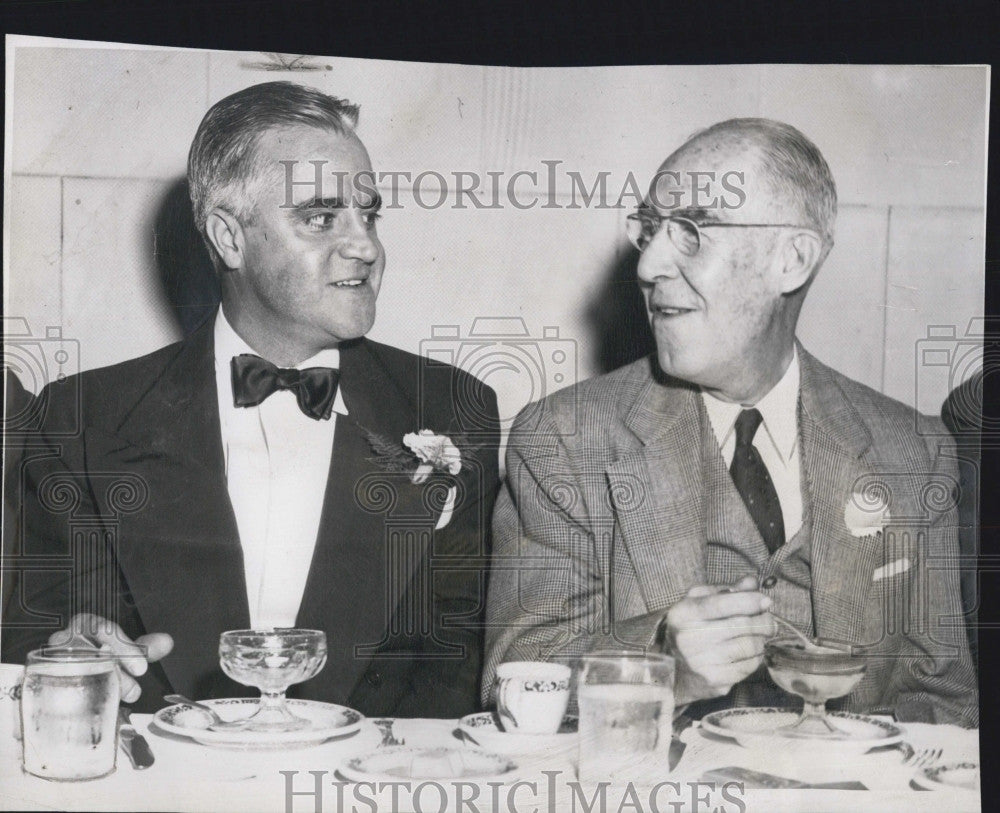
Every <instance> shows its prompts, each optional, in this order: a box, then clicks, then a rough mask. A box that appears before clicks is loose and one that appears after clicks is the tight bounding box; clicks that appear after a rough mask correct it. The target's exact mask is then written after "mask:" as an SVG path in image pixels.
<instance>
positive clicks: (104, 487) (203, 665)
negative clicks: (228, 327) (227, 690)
mask: <svg viewBox="0 0 1000 813" xmlns="http://www.w3.org/2000/svg"><path fill="white" fill-rule="evenodd" d="M213 325H214V320H211V319H210V320H208V321H207V322H206V323H205V325H203V326H202V328H200V329H199V330H198V331H196V332H195V333H194V334H192V336H191V337H190V338H189V339H188V340H187V341H185V342H184V343H183V344H181V345H180V348H179V350H178V352H177V354H176V355H175V356H174V357H173V358H172V359H171V360H170V361H169V362H168V363H167V365H166V367H165V368H164V370H163V372H162V375H160V377H159V378H158V379H157V380H156V381H155V383H154V384H153V386H152V387H150V389H149V390H148V391H147V392H146V393H145V394H144V395H143V396H142V397H141V398H140V399H139V400H138V401H137V403H136V404H135V406H134V407H133V408H132V409H130V410H129V412H128V413H127V414H126V416H125V417H124V419H123V420H122V421H121V423H120V424H119V426H118V427H117V431H116V432H114V433H110V434H109V433H104V432H101V431H100V430H97V429H94V428H88V429H87V430H86V431H85V436H84V442H85V448H86V454H87V470H88V476H89V477H90V481H91V486H92V488H93V489H94V493H95V496H96V497H97V500H98V504H99V505H107V506H110V507H109V508H107V509H105V510H107V511H109V515H112V516H114V518H115V523H116V524H117V539H118V543H117V553H118V559H119V564H120V567H121V568H122V571H123V573H124V575H125V578H126V581H127V583H128V586H129V590H130V593H131V600H132V601H133V602H134V603H135V607H136V610H137V612H138V613H139V616H140V618H141V620H142V624H143V626H144V628H145V629H146V630H147V631H148V632H154V631H166V632H169V633H170V634H171V635H172V636H173V637H174V642H175V648H174V653H173V655H171V656H169V657H167V658H166V659H164V661H163V662H162V666H163V668H164V670H165V672H166V674H167V677H168V679H169V680H170V682H171V684H172V685H173V687H174V688H175V689H176V690H177V691H181V692H184V693H195V694H194V696H204V693H205V692H206V691H210V690H211V689H210V683H211V681H214V679H215V678H214V677H213V676H217V675H218V658H217V652H218V633H219V630H222V629H233V628H241V627H245V626H247V625H248V624H249V611H248V608H247V598H246V583H245V577H244V572H243V554H242V549H241V547H240V541H239V534H238V531H237V527H236V519H235V516H234V514H233V511H232V506H231V503H230V500H229V494H228V491H227V490H226V482H225V471H224V458H223V451H222V441H221V432H220V429H219V409H218V401H217V395H216V385H215V367H214V352H213ZM126 473H127V474H129V475H134V476H135V477H137V478H138V483H139V484H140V485H139V489H140V493H144V500H145V501H144V503H143V504H142V505H141V507H134V508H127V507H126V508H122V509H120V510H119V511H118V512H117V513H114V512H112V511H111V509H112V508H113V505H112V504H111V503H112V501H113V499H114V496H113V491H112V489H111V485H112V484H113V483H114V481H115V479H116V478H117V477H119V476H120V475H121V474H126ZM206 680H207V681H209V684H206V683H204V681H206ZM199 692H200V693H201V694H198V693H199Z"/></svg>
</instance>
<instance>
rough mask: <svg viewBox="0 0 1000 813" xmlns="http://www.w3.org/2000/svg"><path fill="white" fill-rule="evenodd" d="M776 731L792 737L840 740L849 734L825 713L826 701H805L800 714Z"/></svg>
mask: <svg viewBox="0 0 1000 813" xmlns="http://www.w3.org/2000/svg"><path fill="white" fill-rule="evenodd" d="M777 733H779V734H781V735H782V736H783V737H794V738H801V739H809V740H816V739H821V740H842V739H844V738H846V737H847V736H849V735H848V734H847V732H846V731H843V730H842V729H840V728H838V727H837V726H836V725H834V724H833V722H832V721H831V720H830V718H829V717H827V715H826V703H825V702H823V703H810V702H809V701H806V703H805V705H804V706H803V707H802V714H801V715H800V716H799V719H798V720H796V721H795V722H794V723H792V724H790V725H786V726H781V728H778V729H777Z"/></svg>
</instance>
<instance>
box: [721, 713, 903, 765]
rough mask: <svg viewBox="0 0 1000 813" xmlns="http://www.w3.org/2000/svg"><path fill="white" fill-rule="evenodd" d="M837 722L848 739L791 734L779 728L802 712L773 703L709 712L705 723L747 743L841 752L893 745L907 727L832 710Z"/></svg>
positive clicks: (832, 715)
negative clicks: (809, 737)
mask: <svg viewBox="0 0 1000 813" xmlns="http://www.w3.org/2000/svg"><path fill="white" fill-rule="evenodd" d="M829 717H830V719H831V720H832V721H833V724H834V725H836V726H837V727H838V728H840V729H842V730H843V731H844V732H845V734H846V735H847V736H846V737H845V738H844V739H823V738H819V737H817V738H815V739H806V738H802V737H789V736H788V735H786V734H785V733H783V732H782V731H780V730H779V729H781V728H782V727H784V726H788V725H791V724H792V723H794V722H795V721H796V720H798V719H799V713H798V712H797V711H792V710H791V709H781V708H773V707H763V708H754V707H748V708H739V709H726V710H725V711H715V712H712V713H711V714H706V715H705V716H704V717H703V718H702V720H701V727H702V728H703V729H704V730H705V731H708V732H710V733H712V734H717V735H719V736H720V737H728V738H731V739H734V740H736V742H738V743H739V744H740V745H742V746H744V747H753V746H759V747H767V748H773V747H776V746H781V747H785V748H794V749H797V750H798V749H804V750H809V751H813V750H827V749H829V750H830V751H833V752H839V753H855V754H863V753H865V752H866V751H870V750H871V749H872V748H879V747H881V746H884V745H893V744H895V743H897V742H899V741H900V740H901V739H902V738H903V731H902V729H901V728H899V726H897V725H894V724H893V723H887V722H884V721H882V720H878V719H876V718H874V717H867V716H865V715H863V714H852V713H850V712H846V711H834V712H829Z"/></svg>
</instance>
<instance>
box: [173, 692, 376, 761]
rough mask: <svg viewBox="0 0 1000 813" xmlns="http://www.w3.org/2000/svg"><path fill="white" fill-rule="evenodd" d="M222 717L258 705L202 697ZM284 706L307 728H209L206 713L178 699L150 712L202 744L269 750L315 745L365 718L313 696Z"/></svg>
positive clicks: (252, 700) (248, 700)
mask: <svg viewBox="0 0 1000 813" xmlns="http://www.w3.org/2000/svg"><path fill="white" fill-rule="evenodd" d="M202 702H203V703H204V704H205V705H206V706H210V707H211V708H212V709H213V710H214V711H215V713H216V714H218V715H219V716H220V717H221V718H222V719H223V720H226V721H227V722H232V721H234V720H242V719H244V718H246V717H249V716H250V715H251V714H253V713H254V712H256V711H257V707H258V705H260V700H259V698H256V697H232V698H225V699H219V700H204V701H202ZM287 702H288V707H289V709H290V710H291V712H292V713H293V714H294V715H296V716H297V717H302V718H304V719H306V720H309V721H310V722H311V723H312V727H311V728H306V729H303V730H302V731H277V732H263V731H245V730H240V729H236V730H235V731H210V730H209V729H208V728H206V727H205V726H206V725H207V724H208V715H207V714H205V713H204V712H202V711H199V710H198V709H196V708H193V707H192V706H189V705H187V704H185V703H178V704H176V705H173V706H167V708H165V709H160V710H159V711H158V712H156V714H154V715H153V721H154V722H155V723H156V725H157V726H158V727H159V728H161V729H163V730H164V731H167V732H169V733H171V734H178V735H180V736H181V737H190V738H191V739H192V740H194V741H195V742H200V743H201V744H202V745H212V746H215V747H218V748H236V749H240V750H246V751H256V750H270V749H272V748H274V749H277V748H305V747H306V746H309V745H316V744H317V743H320V742H323V741H324V740H328V739H330V737H341V736H344V735H345V734H351V733H353V732H355V731H357V730H358V729H359V728H360V727H361V723H362V721H363V720H364V719H365V718H364V715H363V714H361V712H358V711H355V710H354V709H349V708H347V707H346V706H338V705H336V704H334V703H320V702H319V701H317V700H289V701H287Z"/></svg>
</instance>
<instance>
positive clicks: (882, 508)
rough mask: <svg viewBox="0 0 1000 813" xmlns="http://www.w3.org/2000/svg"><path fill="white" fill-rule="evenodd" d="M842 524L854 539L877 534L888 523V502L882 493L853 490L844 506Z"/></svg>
mask: <svg viewBox="0 0 1000 813" xmlns="http://www.w3.org/2000/svg"><path fill="white" fill-rule="evenodd" d="M844 524H845V525H846V526H847V530H849V531H850V532H851V536H853V537H855V538H856V539H862V538H864V537H868V536H877V535H878V534H881V533H882V531H883V530H884V528H885V526H886V525H888V524H889V503H888V501H887V500H886V499H885V497H884V496H883V495H882V494H879V493H875V494H872V493H866V492H862V491H855V492H854V493H853V494H852V495H851V497H850V499H848V501H847V505H846V506H845V507H844Z"/></svg>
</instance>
